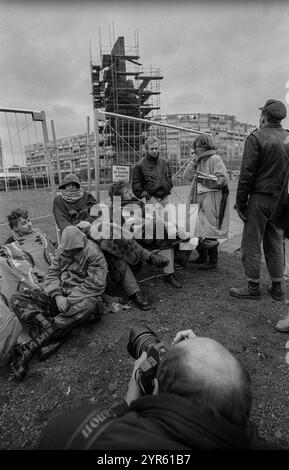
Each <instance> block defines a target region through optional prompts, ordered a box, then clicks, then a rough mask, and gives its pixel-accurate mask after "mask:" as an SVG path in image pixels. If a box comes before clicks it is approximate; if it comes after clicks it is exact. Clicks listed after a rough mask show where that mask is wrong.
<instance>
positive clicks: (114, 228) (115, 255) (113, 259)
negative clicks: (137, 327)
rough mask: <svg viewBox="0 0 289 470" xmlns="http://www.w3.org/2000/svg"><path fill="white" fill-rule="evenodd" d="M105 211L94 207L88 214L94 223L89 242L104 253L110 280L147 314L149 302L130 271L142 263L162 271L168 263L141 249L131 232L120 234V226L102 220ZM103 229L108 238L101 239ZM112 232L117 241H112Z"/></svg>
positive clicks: (100, 207) (152, 252)
mask: <svg viewBox="0 0 289 470" xmlns="http://www.w3.org/2000/svg"><path fill="white" fill-rule="evenodd" d="M104 207H105V208H107V209H108V207H107V206H104V205H103V204H96V205H95V206H94V207H92V209H91V212H90V213H91V215H93V216H94V217H95V220H94V222H93V223H92V225H91V228H90V238H91V239H92V240H94V241H95V242H96V243H98V245H99V246H100V248H101V250H102V251H103V253H104V255H105V257H106V260H107V263H108V270H109V274H110V277H111V279H112V280H113V281H114V282H116V283H117V284H120V285H121V286H122V288H123V290H124V291H125V293H126V294H127V295H128V296H129V297H130V298H131V299H132V300H133V301H134V302H135V304H136V305H137V306H138V307H139V308H140V309H141V310H149V309H150V305H149V302H148V300H147V299H146V298H145V297H144V296H143V294H142V292H141V290H140V287H139V285H138V283H137V280H136V278H135V275H134V273H133V270H132V267H135V268H137V267H138V268H139V267H141V264H142V263H143V262H144V263H147V264H150V265H153V266H156V267H158V268H163V267H165V266H167V265H168V264H169V260H168V259H167V258H166V257H164V256H162V255H161V254H159V253H158V251H156V250H152V251H148V250H146V249H145V248H143V247H142V246H141V245H140V244H139V243H137V241H136V240H135V239H134V238H133V235H132V234H131V233H130V232H128V231H123V230H122V229H121V227H120V226H119V225H116V224H113V223H110V220H109V221H108V222H107V221H106V220H104V219H105V217H103V215H104V214H103V212H104ZM105 226H106V227H107V229H108V233H107V235H108V238H103V237H102V230H103V228H104V227H105ZM100 228H101V229H102V230H101V231H100ZM115 232H117V235H118V237H117V238H115V239H114V238H113V236H114V233H115ZM123 233H125V236H124V235H123Z"/></svg>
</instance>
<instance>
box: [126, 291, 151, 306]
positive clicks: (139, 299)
mask: <svg viewBox="0 0 289 470" xmlns="http://www.w3.org/2000/svg"><path fill="white" fill-rule="evenodd" d="M130 298H131V299H133V301H134V303H135V304H136V305H137V306H138V307H139V308H140V309H141V310H150V305H149V303H148V301H147V299H145V298H144V297H143V295H142V293H141V292H140V291H137V292H135V293H134V294H132V295H131V296H130Z"/></svg>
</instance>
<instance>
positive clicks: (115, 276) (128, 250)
mask: <svg viewBox="0 0 289 470" xmlns="http://www.w3.org/2000/svg"><path fill="white" fill-rule="evenodd" d="M99 245H100V248H101V249H102V251H103V253H104V255H105V258H106V261H107V264H108V270H109V274H110V277H111V279H112V280H113V281H114V282H116V283H117V284H121V286H122V288H123V290H124V291H125V293H126V294H127V295H129V296H131V295H132V294H135V293H136V292H137V291H139V290H140V288H139V285H138V283H137V281H136V278H135V275H134V273H133V270H132V268H131V266H134V267H135V268H136V269H138V268H140V266H141V263H142V262H143V261H144V262H146V261H147V260H148V259H149V257H150V252H149V251H148V250H146V249H145V248H143V247H142V246H141V245H140V244H139V243H138V242H137V241H136V240H133V239H124V238H121V239H118V240H116V239H115V240H101V241H100V242H99Z"/></svg>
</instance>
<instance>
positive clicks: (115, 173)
mask: <svg viewBox="0 0 289 470" xmlns="http://www.w3.org/2000/svg"><path fill="white" fill-rule="evenodd" d="M112 181H113V182H115V181H126V182H127V183H129V181H130V166H129V165H112Z"/></svg>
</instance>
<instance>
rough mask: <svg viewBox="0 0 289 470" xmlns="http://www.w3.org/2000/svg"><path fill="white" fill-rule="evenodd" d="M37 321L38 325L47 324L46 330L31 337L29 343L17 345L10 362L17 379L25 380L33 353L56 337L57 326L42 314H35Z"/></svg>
mask: <svg viewBox="0 0 289 470" xmlns="http://www.w3.org/2000/svg"><path fill="white" fill-rule="evenodd" d="M35 320H36V321H35V323H36V324H37V323H38V325H43V324H44V325H45V327H46V328H45V330H42V332H40V333H39V334H38V335H37V336H35V337H34V338H33V339H31V340H30V341H29V342H28V343H24V344H21V345H20V346H16V348H15V349H14V357H13V360H12V362H11V364H10V369H11V371H12V372H13V374H14V376H15V378H16V380H18V381H21V380H23V379H24V378H25V377H26V375H27V372H28V369H29V363H30V361H31V359H32V357H33V355H34V354H35V353H36V352H37V351H38V350H39V349H40V348H41V347H42V346H44V345H46V344H47V343H48V342H49V341H51V339H53V338H54V337H55V334H56V328H55V327H54V325H53V324H52V323H50V322H49V321H48V320H47V319H46V318H45V317H44V316H43V315H42V314H38V315H36V316H35Z"/></svg>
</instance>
